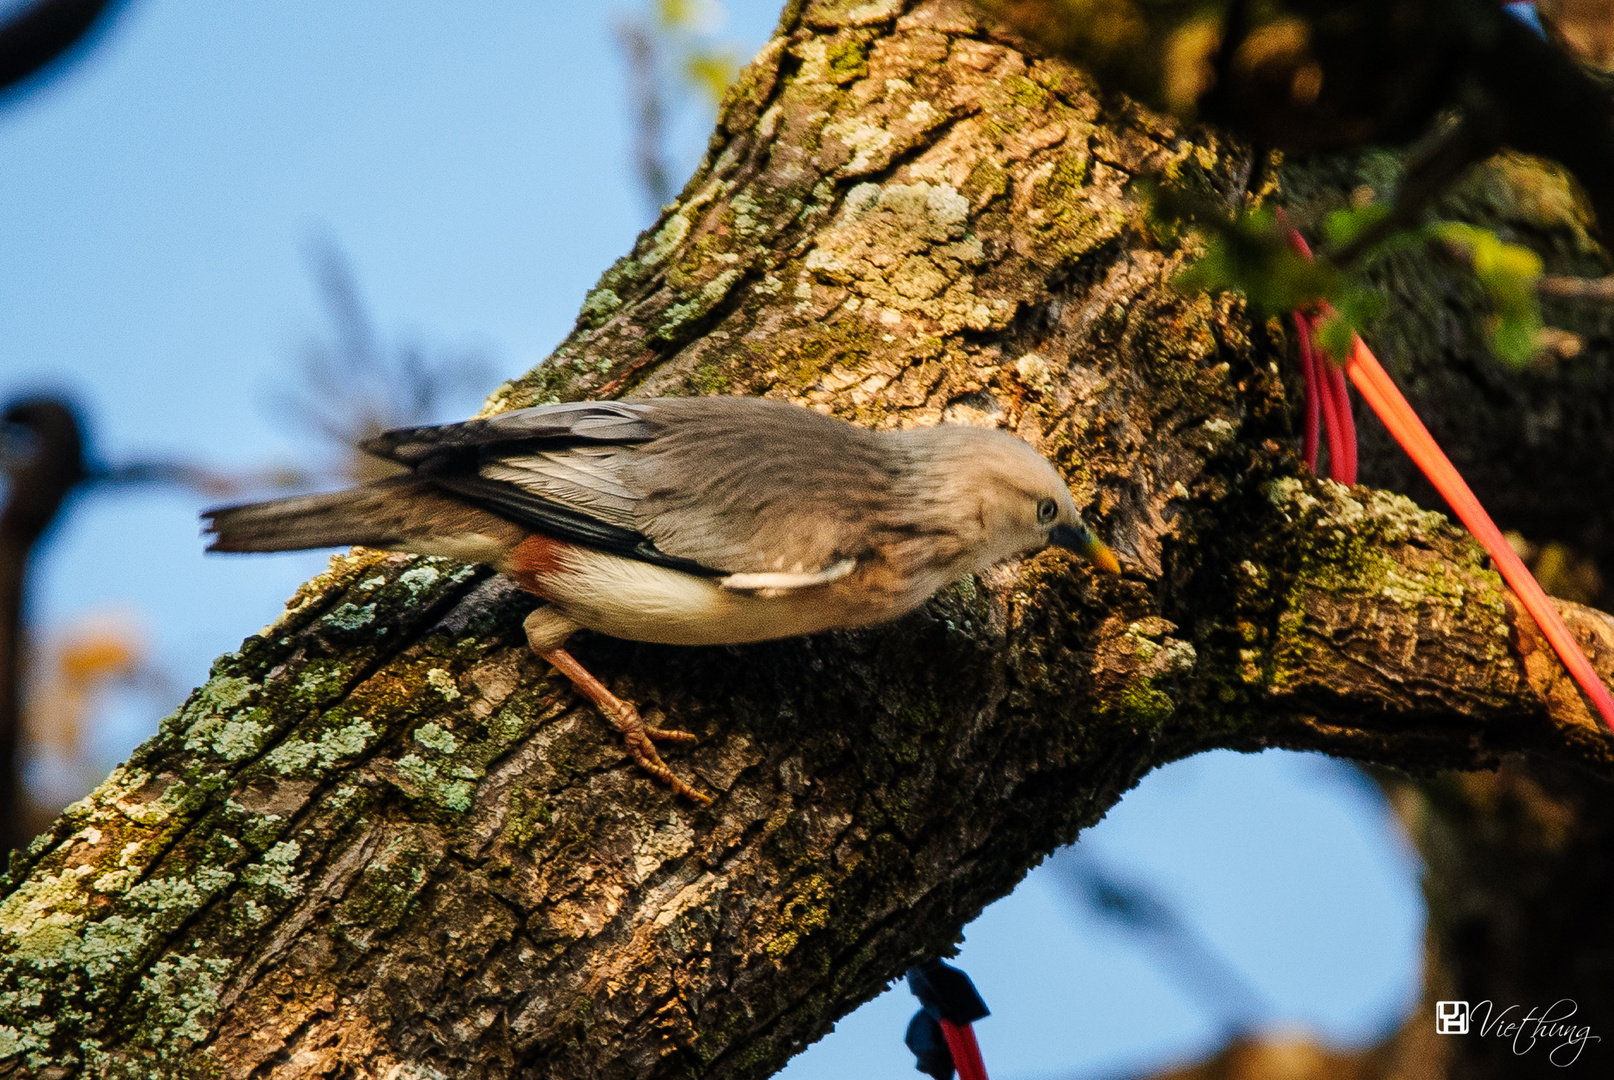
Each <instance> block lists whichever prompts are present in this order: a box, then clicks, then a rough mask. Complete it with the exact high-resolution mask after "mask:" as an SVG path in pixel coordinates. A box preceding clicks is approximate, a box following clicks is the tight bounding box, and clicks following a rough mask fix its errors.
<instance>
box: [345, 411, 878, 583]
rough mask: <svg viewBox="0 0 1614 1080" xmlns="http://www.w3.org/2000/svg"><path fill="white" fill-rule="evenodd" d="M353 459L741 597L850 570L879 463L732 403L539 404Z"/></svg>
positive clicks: (872, 505)
mask: <svg viewBox="0 0 1614 1080" xmlns="http://www.w3.org/2000/svg"><path fill="white" fill-rule="evenodd" d="M366 449H370V450H372V452H376V453H380V454H382V455H383V456H386V457H390V458H392V459H393V460H395V461H399V462H402V463H404V464H407V465H410V466H411V467H412V468H414V469H415V470H416V472H417V473H418V474H419V475H421V476H424V477H426V478H429V479H430V480H431V481H432V482H433V483H435V484H437V485H438V486H440V487H442V488H443V489H445V490H447V491H450V492H452V493H454V494H455V495H456V496H458V497H460V498H462V499H464V500H465V501H467V502H470V503H472V504H474V505H477V506H480V507H482V508H484V509H486V510H489V511H491V512H493V513H497V514H499V515H501V516H503V517H505V518H507V519H509V520H512V521H515V522H516V523H517V524H520V525H523V526H525V527H527V528H530V529H533V530H535V531H538V532H542V533H545V534H546V535H550V536H554V537H556V538H558V539H562V540H569V541H572V542H574V543H580V544H585V545H587V546H590V547H594V548H598V549H600V550H603V551H609V552H611V553H613V554H619V555H624V556H627V557H629V558H634V559H639V560H641V561H644V562H651V563H655V564H658V565H664V566H671V567H675V568H677V569H681V570H686V571H688V572H691V573H698V574H702V575H704V576H708V577H715V578H719V579H721V581H722V583H723V584H725V586H726V587H729V588H732V589H736V590H743V591H781V590H790V589H796V588H807V587H811V586H814V585H821V584H825V583H827V582H830V581H834V580H837V579H838V578H840V577H844V576H845V575H846V574H848V573H850V572H851V570H852V569H853V567H854V566H855V565H856V563H857V561H858V560H859V559H860V558H862V557H864V556H865V555H866V554H867V553H868V551H869V549H870V544H871V540H870V530H871V528H873V527H874V525H875V523H876V522H878V521H879V520H881V519H882V518H883V513H882V512H883V510H884V508H885V504H886V502H887V501H888V498H889V490H890V487H891V476H890V474H891V470H892V469H893V468H894V467H895V462H894V461H893V460H892V458H891V455H890V448H889V447H888V446H886V445H885V444H883V443H882V442H881V440H880V437H879V436H877V435H875V434H874V433H873V432H869V431H865V430H863V429H861V428H857V427H854V426H852V425H850V424H846V423H844V422H842V421H839V420H834V419H831V418H829V417H826V416H821V415H819V414H818V413H814V412H811V411H808V410H806V409H801V408H797V407H795V406H791V405H785V404H782V403H779V402H771V401H762V400H759V399H755V398H737V397H712V398H677V399H656V400H642V401H631V402H577V403H571V404H566V405H549V406H540V407H538V408H535V409H523V410H519V411H516V412H511V413H501V414H499V415H497V416H492V417H488V418H486V419H483V420H472V421H467V422H465V423H463V424H449V425H445V426H442V427H435V428H413V429H405V430H401V431H396V432H388V433H387V434H386V435H383V436H379V437H378V438H377V439H374V440H371V442H370V443H368V444H366Z"/></svg>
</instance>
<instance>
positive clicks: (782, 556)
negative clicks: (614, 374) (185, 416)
mask: <svg viewBox="0 0 1614 1080" xmlns="http://www.w3.org/2000/svg"><path fill="white" fill-rule="evenodd" d="M362 446H363V448H364V449H365V450H367V451H369V452H370V453H373V454H377V455H379V456H381V457H383V458H388V459H390V460H392V461H394V462H397V463H399V464H401V465H404V466H407V467H408V468H409V472H407V473H405V474H402V475H399V476H396V477H391V478H388V479H385V480H378V481H374V482H372V483H368V484H365V485H363V486H361V487H356V488H352V489H350V490H347V491H339V492H335V493H333V494H330V495H310V496H306V497H300V498H290V499H277V500H274V501H273V502H263V503H253V504H251V505H247V506H235V507H228V508H224V509H219V510H210V511H208V512H207V513H205V514H204V515H203V516H204V518H206V519H207V521H208V526H207V528H208V531H209V532H211V533H212V534H213V541H212V544H211V546H210V547H209V548H208V550H210V551H289V550H296V549H301V548H316V547H336V546H343V545H348V544H362V545H364V546H365V547H371V548H379V549H383V550H388V551H409V552H416V553H419V554H423V555H445V556H448V557H450V558H454V559H461V560H464V561H467V562H484V563H489V564H491V565H492V566H493V567H494V568H496V569H497V570H498V571H499V572H500V573H502V574H506V575H508V576H509V577H511V578H514V579H515V580H516V581H517V582H519V583H520V584H521V585H522V586H523V587H525V588H527V589H528V590H530V591H531V592H533V593H536V594H537V595H538V596H540V597H542V598H543V599H544V600H546V601H548V603H547V604H544V605H542V606H540V607H539V608H538V609H537V610H535V611H534V612H533V613H532V614H531V615H529V616H528V617H527V621H526V624H525V625H526V631H527V640H528V642H529V643H530V644H531V646H532V649H533V651H534V652H535V653H537V654H538V655H539V656H540V657H542V658H543V659H545V660H547V661H548V662H549V663H550V664H552V665H554V666H555V668H556V669H557V670H559V671H560V672H561V673H562V674H563V675H565V676H566V677H567V678H569V679H570V680H571V681H572V682H573V683H574V684H575V685H576V687H577V689H578V690H580V691H581V692H582V693H584V694H585V695H587V696H588V697H589V699H590V700H592V701H593V702H594V703H595V705H597V706H598V707H599V709H600V711H601V712H602V713H604V714H605V716H606V717H607V718H608V719H609V720H610V721H611V722H612V723H613V724H614V725H615V726H616V728H617V730H618V731H620V732H621V733H622V736H623V738H624V739H625V741H626V743H627V748H628V752H629V753H630V754H631V755H632V756H633V759H634V760H635V761H636V762H638V764H639V765H640V766H641V767H642V768H644V770H645V771H646V772H649V773H650V774H651V775H652V776H655V777H656V778H658V779H660V780H662V781H663V782H665V783H667V784H668V785H670V786H671V787H672V788H673V789H674V790H675V791H677V792H679V793H680V794H683V795H686V796H688V797H689V798H692V799H695V800H698V801H701V802H709V801H710V800H709V799H708V798H707V797H706V796H704V795H702V794H700V793H699V792H697V791H696V790H695V789H694V788H692V787H690V786H689V785H688V784H686V783H684V781H682V780H680V779H679V778H678V777H677V776H675V775H674V774H673V772H672V770H670V769H669V768H667V766H666V764H665V763H664V762H663V761H662V760H661V756H660V755H659V754H658V753H657V752H656V748H655V745H654V742H653V740H658V739H659V740H674V741H689V740H693V738H694V736H692V735H690V734H688V733H686V732H681V731H666V730H662V729H660V728H656V727H652V726H650V725H648V724H646V723H645V721H644V720H643V719H642V718H641V717H640V715H639V712H638V710H637V709H635V708H634V707H633V706H632V705H631V704H629V703H628V702H625V701H623V700H621V699H620V698H618V697H617V696H616V695H614V694H612V693H611V692H610V691H609V690H607V689H606V688H605V686H604V685H603V684H601V683H600V682H599V680H597V679H596V678H594V676H593V675H591V674H589V672H588V671H587V670H586V669H585V668H584V667H583V666H582V665H581V664H579V663H578V662H577V660H576V659H574V658H573V657H572V655H571V654H570V653H568V652H567V651H566V649H565V644H566V639H567V638H568V637H570V636H571V634H572V632H573V631H575V630H577V629H578V628H580V627H586V628H588V629H590V630H596V631H599V632H601V633H605V634H610V635H612V636H613V637H620V638H629V639H632V640H635V641H653V642H662V643H666V644H672V645H732V644H739V643H742V642H750V641H765V640H768V639H770V638H782V637H791V636H794V635H797V634H811V633H815V632H817V631H820V630H829V629H832V628H836V627H850V626H866V625H868V624H871V623H879V622H885V621H886V620H889V619H894V618H896V617H897V616H899V615H901V614H903V613H904V612H907V611H911V610H912V609H914V608H915V607H918V606H919V605H920V604H922V603H923V602H924V601H925V599H926V598H927V597H929V596H930V595H931V594H932V593H934V592H935V591H936V590H937V589H939V588H941V587H942V586H943V585H946V584H948V583H949V582H952V581H955V580H957V579H958V578H960V577H963V576H964V575H966V574H969V573H973V572H975V571H979V570H984V569H986V568H987V567H989V566H991V565H992V564H994V563H997V562H1001V561H1002V560H1004V559H1008V558H1012V557H1013V556H1016V555H1019V554H1022V553H1024V552H1028V551H1034V550H1039V549H1041V548H1044V547H1047V546H1048V545H1050V544H1055V545H1058V546H1060V547H1065V548H1069V549H1071V550H1073V551H1076V552H1079V553H1080V554H1082V555H1083V556H1085V557H1086V558H1087V559H1088V560H1089V561H1090V562H1092V563H1093V564H1094V565H1095V566H1097V567H1098V568H1100V569H1102V570H1105V571H1108V572H1110V573H1117V572H1119V570H1120V564H1119V563H1117V562H1116V560H1115V556H1114V555H1113V554H1112V553H1111V552H1110V550H1109V549H1108V548H1107V547H1105V546H1104V545H1103V544H1102V543H1100V542H1099V541H1098V539H1097V538H1095V537H1094V536H1093V534H1092V532H1090V531H1089V530H1088V528H1087V526H1086V525H1085V524H1084V523H1083V522H1082V518H1081V515H1080V514H1079V513H1077V511H1076V504H1075V503H1074V502H1073V501H1072V500H1071V496H1070V491H1069V490H1068V489H1067V488H1066V487H1065V483H1064V481H1063V480H1062V479H1061V478H1060V476H1059V473H1057V472H1056V471H1055V470H1054V468H1053V466H1051V465H1049V464H1048V462H1047V461H1046V460H1044V459H1043V457H1042V456H1041V455H1039V454H1038V453H1037V452H1036V451H1035V450H1033V449H1032V448H1031V447H1030V446H1028V445H1027V444H1026V443H1024V442H1022V441H1021V440H1020V439H1017V438H1015V437H1014V436H1013V435H1009V434H1007V433H1005V432H1001V431H992V430H988V429H984V428H974V427H956V426H945V425H944V426H941V427H930V428H915V429H911V430H907V431H891V432H877V431H869V430H867V429H865V428H860V427H858V426H856V425H854V424H849V423H847V422H845V421H843V420H837V419H835V418H833V417H829V416H824V415H822V414H820V413H816V412H813V411H811V410H808V409H803V408H798V407H796V406H793V405H787V404H783V403H781V402H775V401H763V400H760V399H757V398H742V397H703V398H663V399H653V400H642V401H599V402H573V403H568V404H563V405H544V406H540V407H538V408H532V409H519V410H516V411H513V412H507V413H500V414H498V415H496V416H490V417H488V418H486V419H483V420H468V421H466V422H464V423H459V424H447V425H443V426H441V427H425V428H404V429H400V430H397V431H389V432H386V433H385V434H383V435H379V436H377V437H376V438H373V439H370V440H368V441H366V442H364V443H363V444H362Z"/></svg>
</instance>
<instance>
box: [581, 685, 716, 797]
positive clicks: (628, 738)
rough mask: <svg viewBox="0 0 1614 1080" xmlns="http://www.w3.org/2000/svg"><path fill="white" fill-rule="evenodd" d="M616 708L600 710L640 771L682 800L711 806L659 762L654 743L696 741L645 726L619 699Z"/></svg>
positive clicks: (640, 718) (681, 734) (641, 718)
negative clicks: (658, 781)
mask: <svg viewBox="0 0 1614 1080" xmlns="http://www.w3.org/2000/svg"><path fill="white" fill-rule="evenodd" d="M613 696H614V695H613ZM616 704H617V707H616V708H615V709H611V710H605V708H604V706H602V707H601V709H602V711H604V712H605V715H606V719H608V720H610V721H611V723H612V724H614V725H615V726H616V729H617V730H618V731H620V732H621V733H622V741H623V743H625V744H626V745H627V748H628V754H629V756H631V757H632V758H633V760H634V762H635V763H636V764H637V765H638V766H639V768H641V769H643V770H644V771H645V772H647V773H649V774H650V775H651V776H654V777H655V778H656V779H657V780H660V781H661V782H662V783H663V784H666V785H667V786H668V787H670V788H672V789H673V791H675V792H677V793H678V794H679V795H682V796H683V797H684V798H686V799H693V800H694V801H695V802H698V803H700V804H701V805H702V806H709V805H711V802H712V799H711V796H709V795H703V794H701V793H700V792H699V791H696V790H695V789H694V788H692V787H690V786H689V785H688V784H686V783H684V781H682V780H680V779H679V778H678V774H677V773H675V772H673V771H672V770H671V769H669V768H668V767H667V763H666V762H665V761H662V760H661V755H660V754H658V753H656V742H683V743H692V742H695V741H697V740H696V737H695V736H694V735H692V734H690V733H689V732H687V731H672V730H669V729H667V728H661V727H656V726H655V725H654V724H647V723H646V722H645V720H644V717H642V716H640V715H639V710H638V709H636V708H634V707H633V706H632V705H630V704H628V703H627V702H626V701H623V700H622V699H621V698H616ZM652 715H659V714H652Z"/></svg>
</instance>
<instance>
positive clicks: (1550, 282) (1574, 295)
mask: <svg viewBox="0 0 1614 1080" xmlns="http://www.w3.org/2000/svg"><path fill="white" fill-rule="evenodd" d="M1536 292H1538V293H1540V294H1541V295H1542V296H1551V297H1554V298H1555V299H1558V300H1595V301H1597V302H1599V303H1604V304H1608V303H1614V277H1599V278H1580V277H1561V276H1559V275H1557V274H1542V275H1541V276H1540V277H1539V278H1537V279H1536Z"/></svg>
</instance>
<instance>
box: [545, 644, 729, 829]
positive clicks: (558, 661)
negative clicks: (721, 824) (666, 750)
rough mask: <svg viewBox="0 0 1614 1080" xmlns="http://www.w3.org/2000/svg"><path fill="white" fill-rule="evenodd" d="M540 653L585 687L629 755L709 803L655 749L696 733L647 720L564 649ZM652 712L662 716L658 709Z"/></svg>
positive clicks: (707, 797)
mask: <svg viewBox="0 0 1614 1080" xmlns="http://www.w3.org/2000/svg"><path fill="white" fill-rule="evenodd" d="M533 651H534V652H536V653H538V655H539V656H541V657H543V658H544V659H545V660H547V661H549V662H550V663H551V664H553V665H554V666H555V670H557V671H559V672H560V673H561V674H562V675H564V676H566V677H567V678H568V679H570V680H571V681H572V685H573V686H575V687H577V689H578V690H580V691H582V692H583V694H584V695H585V696H586V697H587V698H588V699H589V700H590V701H592V702H593V703H594V704H595V706H596V707H598V708H599V710H600V712H601V713H603V714H605V718H606V719H607V720H609V721H610V722H611V724H612V725H613V726H614V727H615V728H616V729H617V730H618V731H620V732H621V733H622V741H623V742H624V743H625V744H626V745H627V748H628V755H629V756H630V757H632V758H633V760H634V762H635V763H636V764H637V765H638V766H639V768H641V769H643V770H644V771H645V772H647V773H649V774H650V775H651V776H654V777H655V778H656V779H657V780H660V781H661V782H662V783H664V784H666V785H667V786H668V787H670V788H672V789H673V791H675V792H676V793H678V794H679V795H682V796H684V798H686V799H691V800H693V801H695V802H698V803H700V804H701V805H702V806H707V805H710V804H711V802H712V797H711V796H710V795H703V794H701V793H700V792H699V791H696V790H695V789H694V788H692V787H690V786H689V785H688V784H686V783H684V781H682V780H680V779H679V778H678V775H677V774H676V773H674V772H673V771H672V770H671V769H669V768H668V767H667V763H666V762H665V761H662V760H661V755H660V754H658V753H656V741H658V740H659V741H661V742H686V743H688V742H695V741H696V737H695V736H694V735H692V734H690V733H689V732H687V731H674V730H670V729H667V728H662V727H657V726H656V725H654V724H647V723H645V721H644V718H643V717H641V716H640V715H639V710H638V709H636V708H634V707H633V705H631V704H629V703H628V702H626V701H623V700H622V699H621V698H619V697H617V696H616V695H615V694H613V693H611V691H609V690H607V689H606V688H605V684H604V683H602V682H600V680H598V679H596V678H595V677H594V676H593V675H591V674H590V673H589V670H588V669H587V668H585V667H584V666H583V665H582V664H579V663H578V662H577V659H576V658H575V657H574V656H572V654H571V653H569V652H567V651H566V650H565V649H541V650H540V649H534V650H533ZM652 715H653V716H656V717H660V715H661V714H660V713H659V712H653V713H652Z"/></svg>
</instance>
